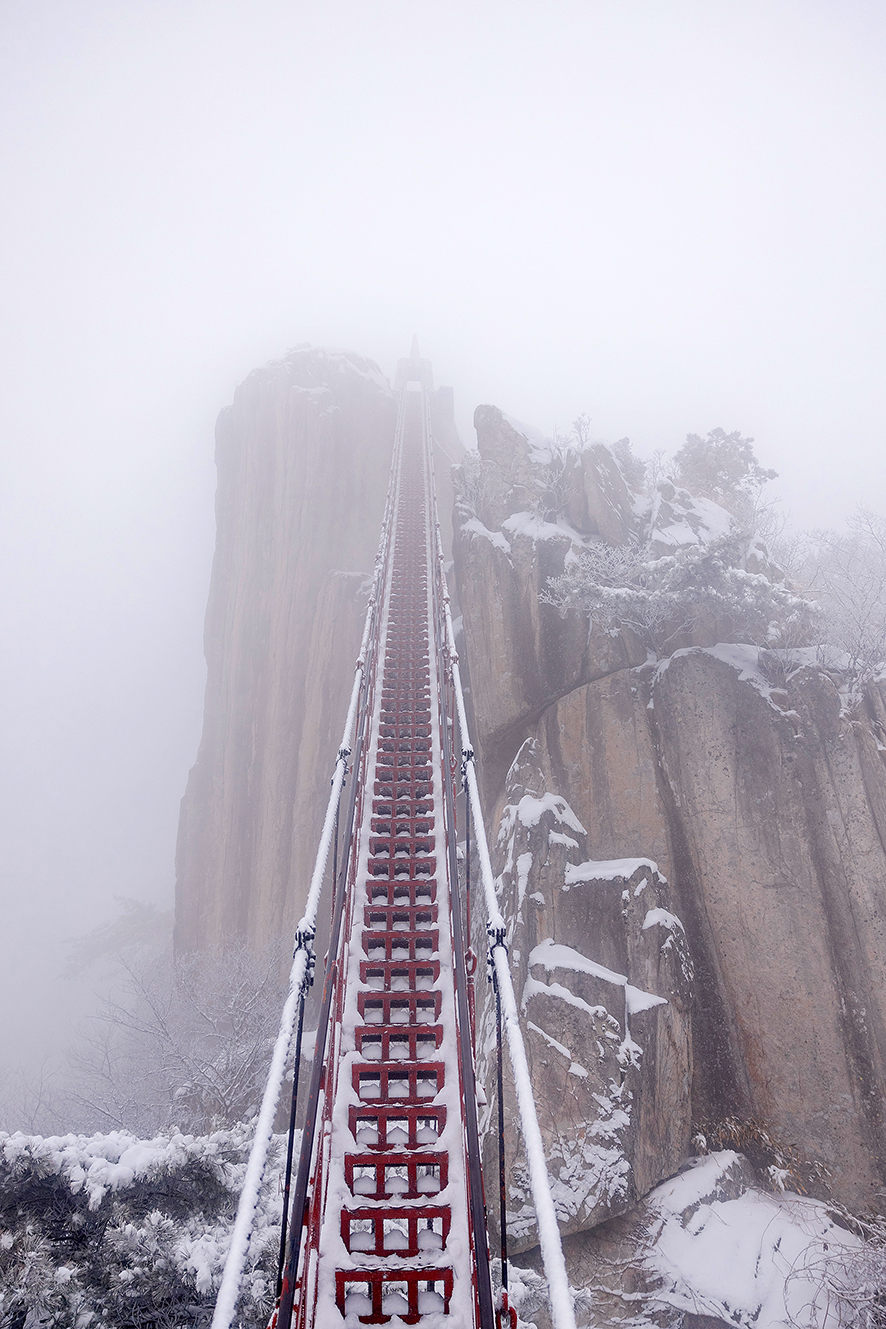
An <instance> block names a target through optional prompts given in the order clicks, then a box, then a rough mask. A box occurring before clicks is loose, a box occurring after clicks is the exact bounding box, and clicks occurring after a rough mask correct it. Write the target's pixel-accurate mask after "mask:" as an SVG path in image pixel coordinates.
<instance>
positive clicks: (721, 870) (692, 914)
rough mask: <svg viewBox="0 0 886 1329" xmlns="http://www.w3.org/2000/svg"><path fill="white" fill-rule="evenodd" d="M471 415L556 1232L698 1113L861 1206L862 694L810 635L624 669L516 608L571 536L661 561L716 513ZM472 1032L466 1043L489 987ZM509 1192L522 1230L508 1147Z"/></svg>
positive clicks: (474, 589)
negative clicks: (643, 493)
mask: <svg viewBox="0 0 886 1329" xmlns="http://www.w3.org/2000/svg"><path fill="white" fill-rule="evenodd" d="M475 424H476V427H477V437H478V444H479V459H478V458H476V457H474V458H473V459H471V461H470V464H466V466H465V468H464V470H463V473H462V474H461V476H460V477H459V478H458V479H459V487H460V494H461V501H460V503H459V504H458V505H457V507H456V515H455V522H454V527H455V534H454V546H453V547H454V558H455V578H456V582H457V589H458V597H459V603H460V608H461V612H462V615H463V625H464V640H465V648H464V649H465V653H466V655H467V658H468V661H469V668H470V681H471V701H472V707H473V713H474V725H475V741H477V742H478V747H479V751H480V754H481V760H482V768H483V782H484V798H485V801H486V805H487V808H488V812H489V823H490V830H491V831H492V832H493V833H494V835H495V837H496V852H495V856H494V867H495V870H496V872H497V873H498V874H499V876H498V886H499V889H500V891H501V894H502V897H503V900H504V903H505V914H506V916H507V917H512V918H513V919H514V923H513V926H512V936H511V939H510V946H511V951H510V954H511V962H512V966H513V969H514V976H515V981H516V986H517V990H518V992H522V994H523V1009H524V1014H525V1020H526V1034H527V1041H528V1047H529V1055H530V1059H531V1062H532V1068H533V1075H534V1082H535V1084H536V1085H537V1086H538V1091H539V1095H540V1116H541V1119H542V1126H543V1131H544V1133H545V1135H546V1148H547V1149H548V1153H549V1159H550V1161H551V1162H552V1164H553V1170H554V1173H555V1174H556V1175H557V1176H558V1190H559V1194H558V1196H557V1203H558V1206H559V1209H560V1217H561V1221H562V1222H563V1224H564V1226H565V1228H566V1230H567V1231H569V1232H573V1233H578V1232H580V1231H581V1230H582V1229H588V1228H589V1227H591V1225H592V1224H594V1223H597V1222H599V1221H600V1220H601V1219H605V1218H606V1217H609V1216H612V1215H615V1214H618V1213H621V1212H623V1211H625V1210H627V1209H629V1208H630V1207H631V1205H632V1204H633V1203H634V1202H635V1200H636V1199H637V1197H638V1196H642V1195H643V1194H644V1193H646V1192H647V1191H648V1190H649V1189H650V1188H651V1187H652V1186H653V1185H654V1184H655V1183H656V1182H657V1181H659V1180H660V1179H662V1178H664V1177H667V1176H669V1175H671V1174H672V1173H673V1172H674V1171H675V1170H676V1168H677V1166H678V1165H679V1164H680V1162H681V1160H683V1159H685V1158H686V1157H687V1156H690V1155H691V1154H692V1152H693V1147H692V1144H691V1139H692V1135H693V1130H694V1129H696V1130H697V1129H698V1128H699V1127H701V1128H705V1127H707V1128H708V1129H709V1130H710V1129H714V1128H716V1124H717V1123H722V1122H724V1121H729V1122H731V1123H732V1128H733V1129H736V1130H737V1129H739V1127H738V1123H743V1127H742V1129H744V1130H745V1132H746V1133H748V1134H749V1135H753V1134H755V1133H756V1134H757V1135H758V1136H762V1137H764V1138H766V1139H770V1140H774V1141H777V1142H778V1145H779V1149H780V1151H781V1152H780V1157H781V1158H782V1160H787V1161H788V1170H791V1169H793V1176H794V1184H803V1185H806V1186H810V1187H812V1188H813V1189H814V1188H816V1187H817V1188H818V1189H819V1190H821V1191H822V1192H823V1193H829V1194H831V1195H832V1196H833V1197H835V1198H837V1199H838V1200H840V1201H842V1202H843V1203H845V1204H846V1205H848V1206H849V1207H850V1208H853V1209H855V1210H856V1211H859V1210H870V1209H877V1208H879V1207H880V1206H881V1204H882V1199H881V1195H882V1190H883V1183H884V1180H886V1135H884V1130H886V1127H884V1120H883V1112H882V1107H881V1103H882V1099H883V1092H884V1088H886V985H884V977H886V850H884V845H886V766H884V754H886V749H884V747H883V744H882V742H881V741H880V737H879V735H880V734H882V733H883V729H882V724H883V721H884V706H886V693H884V689H883V686H882V685H876V686H874V687H873V688H872V689H870V690H869V692H868V694H867V696H866V698H865V703H864V706H863V707H862V708H861V709H860V710H856V711H855V712H854V713H853V712H849V711H847V710H846V708H845V707H843V706H842V705H841V697H840V694H839V691H838V687H837V685H836V683H835V681H834V679H833V678H832V677H831V676H830V675H829V674H827V673H826V672H824V671H823V670H822V669H820V668H818V667H817V666H816V664H815V657H814V652H813V651H806V652H803V651H799V650H794V651H793V652H790V653H787V654H786V653H784V652H783V653H781V655H780V656H779V657H778V660H777V661H776V662H775V663H777V665H778V669H777V671H774V669H773V663H774V662H773V659H772V653H771V652H767V651H765V650H761V649H758V648H757V647H755V646H749V645H747V644H742V643H741V642H735V641H732V642H727V643H723V642H718V640H717V635H716V628H717V623H716V622H708V623H699V624H697V625H696V626H695V628H694V630H693V636H692V640H686V639H685V638H684V641H683V642H682V643H681V644H680V648H679V649H677V650H675V651H673V652H672V653H671V654H670V655H668V656H667V657H666V658H664V659H653V658H647V652H646V651H645V650H644V649H642V648H641V647H640V645H639V643H638V641H637V638H636V637H635V636H633V635H632V634H631V633H628V632H621V633H618V634H615V635H612V634H611V633H610V634H602V635H601V634H599V633H598V632H589V622H588V616H587V614H582V613H580V612H578V611H576V610H569V611H567V612H565V613H564V614H562V615H561V613H560V612H559V611H558V610H557V609H556V608H554V607H553V606H551V605H549V604H545V603H542V602H541V601H540V598H539V593H540V592H541V591H542V590H543V588H544V586H545V584H546V583H547V580H548V578H549V577H551V576H553V575H557V574H559V573H561V572H562V571H563V569H564V567H566V566H568V565H569V562H570V560H574V559H575V557H576V555H577V553H578V552H579V551H580V550H581V549H582V548H583V547H584V546H586V545H587V543H588V541H589V540H590V541H605V542H607V543H609V544H612V545H620V544H623V543H624V542H626V541H628V540H630V539H631V538H638V537H642V538H643V539H644V540H645V541H647V542H648V543H649V544H651V545H653V546H654V545H655V544H656V542H657V545H658V552H661V550H663V549H666V548H669V547H674V546H675V545H679V544H683V545H688V544H691V543H692V542H693V541H695V540H702V539H704V538H705V536H706V530H705V527H706V525H707V527H709V528H713V527H715V526H716V524H717V522H718V520H720V518H723V519H724V520H725V522H726V523H727V524H728V514H725V513H723V512H722V510H718V511H719V516H718V513H717V512H714V511H713V509H714V508H715V507H716V505H714V504H711V503H709V502H706V501H704V500H702V501H700V502H697V503H696V502H693V500H692V496H690V495H688V494H686V493H685V491H680V490H675V488H674V486H673V485H671V486H664V487H663V488H660V489H659V491H658V492H657V494H656V497H655V502H654V503H653V504H652V505H651V506H650V504H649V503H648V502H647V503H646V506H645V507H644V505H643V503H641V502H640V501H639V500H638V497H637V495H636V494H634V493H632V492H631V490H630V488H629V486H628V484H627V483H626V481H625V478H624V476H623V474H622V472H621V469H620V467H619V465H618V463H617V461H616V458H615V456H614V455H613V453H612V452H611V451H610V450H609V449H608V448H606V447H604V446H603V445H599V444H598V445H585V446H583V447H577V448H575V449H572V451H571V455H568V456H567V457H566V458H565V462H564V460H563V458H562V457H561V458H560V460H559V462H558V465H557V467H556V468H553V467H552V465H551V452H550V448H549V445H546V443H545V441H544V440H542V439H541V438H540V437H538V436H536V435H534V434H533V431H531V430H528V429H526V428H525V427H522V426H519V425H518V424H517V423H516V422H512V421H509V420H508V418H507V417H505V416H503V415H502V413H501V412H500V411H498V410H496V409H495V408H492V407H481V408H479V409H478V411H477V414H476V418H475ZM756 557H758V558H765V552H763V553H761V552H760V551H757V555H756ZM480 1027H481V1029H482V1031H483V1043H482V1048H483V1053H484V1055H485V1056H486V1057H491V1055H492V1051H491V1031H492V1013H491V1010H490V1008H489V1002H487V1007H486V1009H485V1010H484V1011H483V1013H482V1015H481V1019H480ZM490 1097H491V1095H490ZM509 1121H510V1123H511V1124H510V1126H509V1131H510V1132H511V1135H512V1140H511V1142H512V1143H513V1134H514V1132H515V1130H516V1128H515V1126H514V1122H513V1117H509ZM509 1185H510V1203H511V1204H512V1206H513V1213H512V1214H511V1218H510V1221H511V1223H512V1226H513V1231H514V1235H515V1238H516V1240H517V1242H518V1243H521V1242H522V1243H523V1244H524V1246H528V1245H530V1244H531V1243H532V1241H533V1239H534V1237H533V1228H532V1221H531V1213H528V1211H527V1209H526V1203H527V1201H526V1188H525V1182H524V1177H523V1174H522V1171H521V1168H520V1166H519V1164H517V1165H515V1166H514V1167H513V1168H512V1172H511V1177H510V1182H509Z"/></svg>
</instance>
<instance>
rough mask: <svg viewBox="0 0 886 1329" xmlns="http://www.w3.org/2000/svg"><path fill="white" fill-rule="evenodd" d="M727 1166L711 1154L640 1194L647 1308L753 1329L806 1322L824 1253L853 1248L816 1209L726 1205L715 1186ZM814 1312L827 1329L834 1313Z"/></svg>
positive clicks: (752, 1199)
mask: <svg viewBox="0 0 886 1329" xmlns="http://www.w3.org/2000/svg"><path fill="white" fill-rule="evenodd" d="M737 1168H740V1159H739V1156H738V1155H736V1154H734V1153H732V1152H731V1151H724V1152H722V1153H718V1154H711V1155H709V1156H708V1157H706V1158H703V1159H699V1160H697V1161H696V1162H695V1163H694V1164H693V1165H691V1166H690V1167H689V1168H688V1169H687V1170H685V1171H684V1172H681V1173H680V1174H679V1175H678V1176H676V1177H673V1178H672V1179H671V1180H670V1181H666V1182H664V1183H662V1185H660V1186H658V1187H656V1189H655V1190H654V1191H652V1192H651V1194H650V1195H649V1196H648V1198H647V1205H648V1208H649V1211H650V1213H651V1215H652V1217H653V1224H654V1226H653V1227H652V1229H651V1231H650V1236H651V1238H652V1241H651V1246H650V1252H649V1256H648V1266H649V1268H650V1269H651V1270H653V1271H655V1272H656V1273H657V1274H658V1275H659V1276H660V1277H661V1279H662V1282H663V1286H662V1288H661V1289H660V1290H658V1291H656V1293H655V1297H656V1300H657V1301H659V1302H663V1303H664V1304H665V1305H667V1306H669V1307H672V1308H674V1309H677V1310H684V1311H691V1312H692V1313H694V1314H696V1315H709V1316H713V1317H716V1318H720V1319H723V1320H724V1321H725V1322H726V1323H728V1324H735V1325H740V1326H750V1325H753V1326H754V1327H755V1329H776V1327H778V1329H782V1326H784V1325H785V1324H787V1323H794V1324H809V1323H810V1322H812V1321H811V1316H810V1311H811V1309H812V1307H813V1305H814V1303H815V1300H816V1297H817V1296H819V1295H820V1291H821V1289H820V1268H819V1269H817V1268H816V1266H820V1265H821V1264H822V1263H823V1260H824V1253H825V1252H828V1256H829V1258H831V1259H833V1258H839V1256H840V1255H841V1254H844V1253H846V1252H851V1251H853V1250H857V1249H858V1248H859V1247H860V1245H861V1243H860V1241H859V1239H858V1238H857V1237H854V1236H853V1235H852V1234H851V1233H849V1232H847V1231H845V1230H844V1229H843V1228H838V1227H837V1226H836V1225H835V1224H834V1222H833V1221H832V1219H831V1218H830V1217H829V1216H828V1213H827V1210H826V1208H825V1206H824V1205H823V1204H819V1203H817V1202H816V1201H813V1200H807V1199H804V1198H801V1197H800V1196H795V1195H783V1196H781V1195H779V1196H775V1195H769V1194H767V1193H765V1192H763V1191H759V1190H754V1189H747V1190H745V1191H744V1193H743V1194H739V1195H737V1196H734V1197H733V1196H732V1192H734V1190H735V1189H736V1187H735V1185H734V1183H733V1185H732V1186H731V1187H729V1188H726V1187H724V1184H723V1183H724V1181H728V1180H729V1179H730V1174H732V1175H733V1176H734V1174H735V1171H736V1169H737ZM818 1311H819V1316H820V1318H818V1321H817V1323H818V1326H819V1329H825V1326H831V1329H836V1326H837V1323H838V1319H837V1307H836V1306H834V1305H831V1306H830V1307H828V1306H826V1305H824V1304H822V1305H819V1306H818Z"/></svg>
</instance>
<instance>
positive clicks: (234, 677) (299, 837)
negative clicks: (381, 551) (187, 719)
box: [175, 347, 464, 951]
mask: <svg viewBox="0 0 886 1329" xmlns="http://www.w3.org/2000/svg"><path fill="white" fill-rule="evenodd" d="M417 355H418V351H417V348H414V353H413V361H415V360H416V359H417ZM409 363H412V362H409ZM406 364H407V362H406V361H403V362H401V365H400V367H399V368H398V373H399V374H401V375H402V373H403V372H405V370H404V366H405V365H406ZM421 365H422V372H423V373H424V375H425V379H426V381H427V382H428V384H429V385H432V384H431V377H430V375H431V369H430V365H429V364H428V362H427V361H422V362H421ZM452 407H453V399H452V389H451V388H438V389H437V390H436V391H435V392H434V393H433V395H432V397H431V412H432V420H433V422H434V429H435V435H436V441H437V456H436V460H435V467H436V471H437V474H438V489H439V492H440V495H441V503H444V504H447V506H449V505H451V495H452V490H451V486H450V481H449V470H450V466H451V465H452V463H453V462H455V461H457V460H458V459H459V457H460V456H461V454H462V453H463V451H464V449H463V447H462V445H461V441H460V439H459V437H458V431H457V429H456V427H455V424H454V421H453V413H452ZM396 416H397V410H396V399H395V395H394V393H393V392H392V391H391V388H390V386H389V384H388V382H387V380H386V379H385V378H384V376H383V375H382V373H381V371H380V370H379V368H378V367H377V366H376V365H375V364H373V363H372V362H371V361H369V360H367V359H365V358H364V357H362V356H360V355H355V354H353V353H351V352H344V351H329V350H320V349H316V348H311V347H300V348H298V349H297V350H294V351H291V352H289V353H288V354H287V355H286V356H285V357H284V358H283V359H282V360H279V361H275V362H272V363H271V364H268V365H265V366H264V367H263V368H261V369H256V370H254V371H253V373H251V374H250V375H249V377H248V378H247V379H246V380H245V382H244V383H242V384H241V386H240V387H239V388H238V389H237V391H236V393H235V395H234V400H233V403H232V405H231V406H230V407H228V408H227V409H225V410H223V411H222V412H221V414H220V416H219V419H218V424H217V426H216V466H217V470H218V488H217V493H216V550H215V558H214V562H213V568H212V579H211V583H210V590H209V603H208V606H207V611H206V627H205V637H204V645H205V653H206V665H207V679H206V700H205V709H204V722H203V734H202V738H201V742H200V748H199V752H198V754H197V761H196V764H195V765H194V768H193V770H192V771H191V773H190V777H189V779H188V786H187V790H186V792H185V796H184V798H183V800H182V806H181V815H180V819H179V835H178V848H177V853H176V911H175V919H176V922H175V941H176V948H177V949H178V950H180V951H183V950H201V949H206V948H208V947H212V946H220V945H224V944H229V943H230V942H231V941H232V940H233V939H236V938H240V939H242V940H243V941H245V942H246V943H247V944H248V945H250V946H252V947H256V948H261V947H263V946H265V945H266V944H267V943H268V942H269V941H270V940H271V939H272V938H279V937H280V936H281V935H283V936H286V935H289V934H291V933H292V931H293V929H294V926H295V923H296V922H297V921H298V918H299V917H300V915H301V910H302V906H303V904H304V899H305V894H306V890H307V885H308V882H309V880H310V875H311V870H312V868H313V863H314V855H315V853H316V848H317V840H318V837H319V832H320V827H321V825H322V821H323V814H324V811H325V807H326V790H327V780H326V776H327V773H331V771H332V765H333V762H334V760H335V753H336V750H337V748H338V744H339V741H340V739H341V731H342V724H343V723H344V717H345V713H346V711H347V702H348V697H349V695H350V690H351V684H352V681H353V676H354V661H355V659H356V656H357V652H358V649H359V645H360V637H361V634H362V630H363V619H364V615H365V610H366V593H367V591H368V586H369V579H370V576H371V574H372V571H373V564H374V559H375V554H376V550H377V547H378V539H379V531H380V527H381V519H382V513H383V509H384V502H385V495H386V493H387V487H388V474H389V470H390V460H391V452H392V448H393V442H394V432H395V428H396Z"/></svg>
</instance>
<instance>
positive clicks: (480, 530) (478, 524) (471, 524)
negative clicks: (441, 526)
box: [462, 517, 511, 555]
mask: <svg viewBox="0 0 886 1329" xmlns="http://www.w3.org/2000/svg"><path fill="white" fill-rule="evenodd" d="M462 530H463V531H468V532H469V533H470V534H471V535H479V536H482V537H483V539H484V540H489V542H490V543H491V544H493V545H494V546H495V548H496V549H501V550H502V551H503V552H504V553H505V554H508V555H510V552H511V546H510V545H509V544H508V542H507V540H506V539H505V537H504V536H503V535H502V533H501V531H490V530H489V528H488V526H484V525H483V523H482V521H480V518H479V517H470V518H469V519H468V520H467V521H466V522H465V524H464V525H463V527H462Z"/></svg>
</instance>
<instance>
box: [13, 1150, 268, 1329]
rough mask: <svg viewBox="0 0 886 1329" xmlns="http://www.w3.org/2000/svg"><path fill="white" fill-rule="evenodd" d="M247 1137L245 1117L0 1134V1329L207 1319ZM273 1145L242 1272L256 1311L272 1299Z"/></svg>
mask: <svg viewBox="0 0 886 1329" xmlns="http://www.w3.org/2000/svg"><path fill="white" fill-rule="evenodd" d="M250 1143H251V1128H250V1127H248V1126H246V1125H240V1126H237V1127H235V1128H233V1129H231V1130H227V1131H217V1132H215V1133H214V1134H212V1135H207V1136H193V1135H182V1134H180V1133H178V1132H174V1133H171V1134H168V1135H160V1136H157V1137H155V1138H154V1139H151V1140H139V1139H137V1138H136V1137H135V1136H133V1135H130V1134H128V1133H127V1132H124V1131H116V1132H113V1133H112V1134H110V1135H95V1136H76V1135H66V1136H55V1137H47V1138H44V1137H42V1136H26V1135H21V1134H15V1135H6V1134H0V1327H2V1329H22V1327H23V1326H24V1325H25V1324H27V1325H28V1329H36V1326H37V1325H57V1326H64V1327H65V1329H67V1327H68V1326H70V1327H71V1329H75V1327H76V1329H85V1326H87V1325H89V1324H91V1323H92V1322H93V1321H97V1320H104V1322H105V1323H107V1324H111V1325H113V1326H114V1329H126V1327H127V1326H132V1329H145V1327H147V1326H157V1327H158V1329H182V1327H183V1326H186V1325H191V1324H204V1323H207V1322H208V1319H209V1316H210V1314H211V1309H212V1305H213V1302H214V1296H215V1292H216V1290H217V1288H218V1284H219V1281H220V1279H221V1272H222V1267H223V1264H224V1259H225V1256H226V1254H227V1248H228V1243H229V1241H230V1232H231V1227H232V1224H233V1220H234V1213H235V1209H236V1203H237V1195H238V1193H239V1189H240V1185H241V1183H242V1179H243V1173H244V1170H245V1166H246V1159H247V1155H248V1151H249V1146H250ZM281 1149H282V1142H278V1146H277V1147H276V1148H275V1149H274V1151H273V1156H272V1165H271V1169H270V1170H271V1172H272V1175H270V1176H269V1177H268V1179H267V1183H266V1185H265V1187H264V1188H263V1192H262V1200H261V1203H260V1207H259V1212H258V1214H257V1218H256V1227H255V1233H254V1236H253V1240H252V1246H251V1250H250V1255H249V1260H248V1263H247V1273H246V1278H245V1281H244V1294H243V1295H244V1297H245V1298H246V1299H247V1301H248V1303H259V1304H258V1305H255V1307H254V1310H253V1311H252V1312H251V1317H252V1318H254V1319H255V1320H256V1322H259V1321H261V1319H262V1317H263V1316H266V1314H267V1312H268V1310H269V1308H270V1303H271V1301H272V1299H273V1288H274V1276H275V1272H276V1267H275V1256H276V1244H277V1240H278V1234H279V1222H280V1200H279V1194H278V1192H279V1187H278V1186H277V1185H276V1184H275V1178H274V1175H273V1171H274V1170H276V1169H277V1168H278V1162H277V1160H278V1156H279V1154H280V1152H281Z"/></svg>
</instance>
